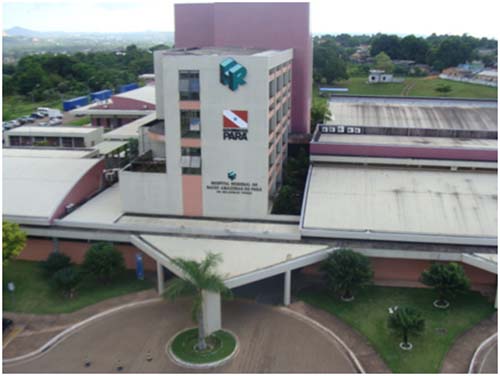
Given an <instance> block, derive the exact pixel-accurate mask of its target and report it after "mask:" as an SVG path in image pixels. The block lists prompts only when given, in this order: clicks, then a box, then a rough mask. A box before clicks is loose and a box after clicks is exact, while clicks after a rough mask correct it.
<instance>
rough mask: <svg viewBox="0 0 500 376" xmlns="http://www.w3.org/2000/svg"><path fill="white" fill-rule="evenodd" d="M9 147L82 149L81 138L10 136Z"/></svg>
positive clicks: (82, 142)
mask: <svg viewBox="0 0 500 376" xmlns="http://www.w3.org/2000/svg"><path fill="white" fill-rule="evenodd" d="M9 140H10V145H11V146H54V147H59V146H60V147H63V148H83V147H85V143H84V140H83V137H33V136H10V138H9Z"/></svg>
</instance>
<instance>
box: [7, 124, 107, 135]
mask: <svg viewBox="0 0 500 376" xmlns="http://www.w3.org/2000/svg"><path fill="white" fill-rule="evenodd" d="M94 132H101V129H100V128H98V127H76V126H75V127H38V126H22V127H18V128H14V129H11V130H10V131H7V132H6V134H8V135H10V136H13V135H20V136H24V135H28V136H29V135H32V134H33V135H37V134H43V135H44V136H51V135H54V136H57V137H60V136H64V135H68V136H70V137H72V136H74V135H77V134H78V135H81V134H90V133H94Z"/></svg>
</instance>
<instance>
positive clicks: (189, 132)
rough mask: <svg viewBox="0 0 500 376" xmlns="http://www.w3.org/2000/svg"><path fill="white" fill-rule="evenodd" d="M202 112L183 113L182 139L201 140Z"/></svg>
mask: <svg viewBox="0 0 500 376" xmlns="http://www.w3.org/2000/svg"><path fill="white" fill-rule="evenodd" d="M200 132H201V123H200V111H181V137H183V138H200Z"/></svg>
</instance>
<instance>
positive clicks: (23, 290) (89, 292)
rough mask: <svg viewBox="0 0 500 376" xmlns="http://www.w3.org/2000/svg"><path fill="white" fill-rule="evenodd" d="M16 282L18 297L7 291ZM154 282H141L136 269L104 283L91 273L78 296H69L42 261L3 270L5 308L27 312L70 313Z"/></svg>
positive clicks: (20, 264) (147, 286)
mask: <svg viewBox="0 0 500 376" xmlns="http://www.w3.org/2000/svg"><path fill="white" fill-rule="evenodd" d="M10 281H13V282H14V284H15V287H16V289H15V292H14V298H12V294H11V293H10V292H8V291H7V282H10ZM152 287H153V283H152V282H151V281H146V280H144V281H139V280H137V279H136V278H135V272H134V271H130V270H128V271H126V272H124V273H123V274H122V275H121V276H119V277H118V278H117V279H116V280H114V281H113V282H111V283H109V284H106V285H103V284H102V283H99V282H97V281H96V280H95V279H94V278H92V277H91V276H86V277H85V278H84V279H83V281H82V283H81V284H80V286H79V288H78V290H77V295H76V297H75V298H73V299H66V298H64V297H63V296H62V294H61V293H59V292H57V291H55V290H54V289H53V288H52V287H51V286H50V284H49V279H48V278H47V277H46V276H45V275H44V273H43V271H42V269H41V267H40V263H38V262H33V261H20V260H15V261H11V262H9V264H8V265H7V266H5V267H4V269H3V309H4V310H5V311H12V312H25V313H37V314H45V313H49V314H50V313H68V312H73V311H76V310H79V309H81V308H83V307H85V306H88V305H91V304H94V303H97V302H100V301H102V300H105V299H109V298H113V297H115V296H120V295H125V294H128V293H132V292H136V291H141V290H146V289H149V288H152Z"/></svg>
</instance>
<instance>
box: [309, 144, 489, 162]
mask: <svg viewBox="0 0 500 376" xmlns="http://www.w3.org/2000/svg"><path fill="white" fill-rule="evenodd" d="M310 152H311V154H312V155H314V154H315V155H353V156H365V157H395V158H425V159H454V160H467V161H492V162H493V161H495V162H496V160H497V150H487V149H459V148H445V147H442V148H432V147H408V146H380V145H359V144H358V145H355V144H334V143H311V145H310Z"/></svg>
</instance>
